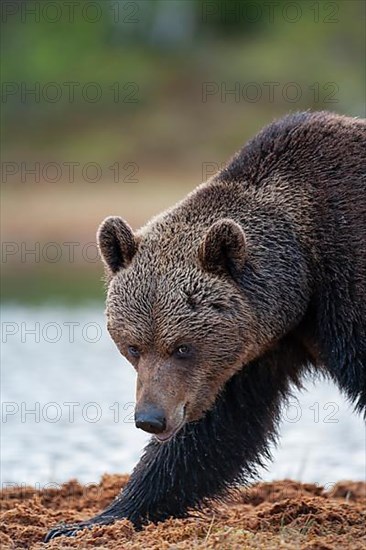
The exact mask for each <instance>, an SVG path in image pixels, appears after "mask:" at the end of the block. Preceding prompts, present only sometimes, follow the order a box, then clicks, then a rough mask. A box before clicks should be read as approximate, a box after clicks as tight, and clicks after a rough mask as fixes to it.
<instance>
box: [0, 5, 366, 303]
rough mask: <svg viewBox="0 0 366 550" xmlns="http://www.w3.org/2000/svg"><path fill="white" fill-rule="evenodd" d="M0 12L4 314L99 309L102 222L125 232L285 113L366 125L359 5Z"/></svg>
mask: <svg viewBox="0 0 366 550" xmlns="http://www.w3.org/2000/svg"><path fill="white" fill-rule="evenodd" d="M1 9H2V13H1V21H2V38H1V49H2V62H1V69H2V71H1V72H2V103H1V108H2V122H1V135H2V183H1V193H2V222H1V223H2V238H3V243H2V274H3V283H2V297H3V298H5V299H7V300H13V301H14V300H16V301H35V302H41V301H44V300H62V301H65V300H68V301H70V302H72V303H74V302H79V301H80V300H89V299H91V298H101V297H102V296H103V285H102V284H101V281H100V277H101V275H102V267H101V265H100V262H99V261H98V259H97V257H96V253H95V245H94V241H95V231H96V228H97V226H98V224H99V223H100V221H101V220H102V219H103V218H104V217H105V216H107V215H110V214H118V215H121V216H123V217H124V218H125V219H126V220H128V221H129V223H130V224H131V225H132V226H133V227H138V226H139V225H141V224H143V223H144V222H145V221H146V220H147V218H148V217H149V216H151V215H153V214H155V213H157V212H159V211H160V210H161V209H162V208H165V207H166V206H168V205H170V204H171V203H173V202H175V201H176V200H178V199H179V198H181V197H183V196H184V195H185V193H186V192H187V191H188V190H190V189H192V188H193V187H194V186H195V185H197V184H198V183H200V182H201V181H204V180H205V179H206V178H207V177H208V176H210V175H211V174H212V173H213V172H214V171H216V170H217V169H218V168H219V167H220V165H221V164H222V163H223V162H225V161H226V160H227V159H228V157H230V156H231V155H232V154H233V153H234V152H235V150H237V149H238V148H240V147H241V146H242V145H243V144H244V143H245V141H246V140H247V139H248V138H250V137H251V136H252V135H253V134H254V133H255V132H257V131H258V130H259V129H260V128H261V127H262V126H263V125H265V124H267V123H269V122H270V121H271V120H273V119H274V118H276V117H279V116H281V115H283V114H285V113H287V112H289V111H297V110H304V109H314V110H319V109H327V110H334V111H337V112H340V113H345V114H348V115H352V116H365V66H364V58H363V57H364V48H365V3H364V2H363V1H358V0H343V1H338V2H327V1H314V2H313V1H308V0H297V1H295V2H288V1H284V0H276V1H273V2H272V1H269V0H250V1H244V0H241V1H237V0H207V1H205V0H146V1H130V0H120V1H116V0H114V1H109V0H105V1H94V2H89V1H74V2H72V1H71V2H64V1H62V0H59V1H57V2H55V1H53V2H48V0H44V1H41V2H33V1H32V0H28V1H26V2H24V1H20V0H12V1H4V2H2V3H1ZM70 243H71V244H70Z"/></svg>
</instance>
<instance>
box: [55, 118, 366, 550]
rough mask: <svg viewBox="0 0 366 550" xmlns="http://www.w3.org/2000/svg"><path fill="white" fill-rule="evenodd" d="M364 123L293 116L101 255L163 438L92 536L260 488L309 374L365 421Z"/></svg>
mask: <svg viewBox="0 0 366 550" xmlns="http://www.w3.org/2000/svg"><path fill="white" fill-rule="evenodd" d="M365 175H366V121H365V120H358V119H354V118H347V117H345V116H339V115H336V114H332V113H326V112H320V113H311V112H305V113H297V114H293V115H289V116H287V117H285V118H283V119H281V120H279V121H277V122H274V123H272V124H271V125H269V126H268V127H267V128H265V129H264V130H262V131H261V132H260V133H259V134H258V135H257V136H256V137H255V138H254V139H253V140H252V141H250V142H249V143H248V144H247V145H246V146H245V147H244V148H243V149H242V150H241V151H240V152H239V153H237V154H236V155H235V156H234V157H233V159H232V160H231V161H230V162H229V163H228V165H227V166H226V167H225V168H224V169H223V170H222V171H220V172H219V173H218V174H217V175H216V176H214V177H213V178H212V179H210V180H209V181H208V182H206V183H204V184H202V185H200V186H199V187H197V189H195V190H194V191H193V192H192V193H190V194H189V195H188V196H187V197H186V198H185V199H184V200H182V201H181V202H179V203H178V204H177V205H175V206H174V207H172V208H171V209H169V210H167V211H166V212H163V214H161V215H159V216H157V217H156V218H154V219H153V220H152V221H150V222H149V223H148V224H147V225H146V226H145V227H143V228H142V229H140V230H139V231H137V232H136V233H134V232H133V231H132V230H131V228H130V227H129V226H128V225H127V223H126V222H124V221H123V220H122V219H121V218H119V217H110V218H107V219H106V220H105V221H104V222H103V223H102V225H101V226H100V228H99V232H98V242H99V247H100V252H101V255H102V258H103V260H104V263H105V266H106V272H107V280H108V296H107V319H108V330H109V332H110V334H111V336H112V338H113V340H114V342H115V343H116V345H117V347H118V349H119V350H120V352H121V353H122V354H123V355H124V356H125V357H127V358H128V360H129V361H130V362H131V363H132V364H133V366H134V367H135V369H136V371H137V397H136V402H137V404H136V411H135V421H136V425H137V427H139V428H142V429H143V430H146V431H147V432H150V433H153V434H154V437H153V438H152V440H151V442H150V443H149V444H148V445H147V447H146V449H145V453H144V455H143V457H142V458H141V460H140V462H139V463H138V465H137V466H136V468H135V470H134V471H133V473H132V475H131V478H130V480H129V483H128V485H127V486H126V488H125V489H124V491H123V492H122V493H121V494H120V495H119V496H118V497H117V498H116V500H115V501H114V502H113V503H112V504H111V505H110V506H109V507H108V508H107V509H106V510H105V511H103V512H101V513H100V514H99V515H98V516H97V517H95V518H93V519H91V520H89V521H85V522H83V523H80V524H75V525H66V526H61V527H56V528H55V529H53V530H52V531H51V532H50V533H49V534H48V537H47V540H50V539H51V538H53V537H55V536H58V535H72V534H74V533H76V532H77V531H78V530H80V529H84V528H87V527H93V526H94V525H96V524H107V523H111V522H113V521H115V520H117V519H120V518H128V519H130V520H131V521H132V522H133V523H134V525H135V526H137V527H139V526H141V525H142V524H144V523H145V522H146V521H149V520H150V521H153V522H156V521H161V520H165V519H166V518H168V517H183V516H185V515H186V514H187V513H188V511H189V510H191V509H194V508H196V509H197V508H199V507H200V506H202V505H204V504H205V503H207V501H208V499H217V498H220V497H221V496H222V495H224V493H225V491H226V490H227V488H229V487H232V486H233V485H235V484H237V483H239V482H243V481H246V480H250V479H252V478H253V476H254V475H255V473H256V468H257V466H258V465H260V464H262V463H263V462H264V461H266V460H267V459H268V458H269V455H270V453H269V444H270V443H271V442H273V441H274V440H275V439H276V426H277V424H278V421H279V418H280V410H281V406H282V404H283V401H284V399H286V396H287V395H288V393H289V391H290V390H291V387H293V386H299V385H300V382H301V378H302V376H303V375H304V373H305V372H307V371H309V369H313V370H315V371H319V372H321V373H326V374H327V375H329V376H330V377H331V378H332V379H333V380H334V381H335V382H336V383H337V384H338V385H339V387H340V389H341V390H342V391H343V392H344V393H345V395H346V396H347V397H348V398H349V399H350V400H351V401H352V402H353V403H354V404H355V407H356V409H357V410H359V411H362V410H363V411H365V408H366V315H365V312H366V177H365Z"/></svg>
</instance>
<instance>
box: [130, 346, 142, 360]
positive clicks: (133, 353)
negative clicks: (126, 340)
mask: <svg viewBox="0 0 366 550" xmlns="http://www.w3.org/2000/svg"><path fill="white" fill-rule="evenodd" d="M127 351H128V354H129V355H131V357H134V358H135V359H138V358H139V357H140V355H141V354H140V350H139V349H138V348H137V347H136V346H128V348H127Z"/></svg>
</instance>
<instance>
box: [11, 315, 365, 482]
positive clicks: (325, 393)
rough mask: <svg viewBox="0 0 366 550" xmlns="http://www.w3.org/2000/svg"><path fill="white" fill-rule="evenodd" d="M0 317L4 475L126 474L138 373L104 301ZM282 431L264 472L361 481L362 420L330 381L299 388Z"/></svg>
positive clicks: (140, 443) (139, 436) (31, 478)
mask: <svg viewBox="0 0 366 550" xmlns="http://www.w3.org/2000/svg"><path fill="white" fill-rule="evenodd" d="M1 320H2V323H1V326H2V371H1V373H2V376H1V378H2V419H1V421H2V425H1V428H2V430H1V431H2V482H3V483H10V482H13V483H17V484H20V483H24V484H31V485H35V486H37V487H38V486H40V487H43V486H44V485H45V484H47V483H50V482H52V483H60V482H63V481H66V480H68V479H70V478H74V477H75V478H78V479H79V480H80V481H82V482H83V483H92V482H96V481H98V480H99V478H100V476H101V475H102V474H103V473H105V472H108V473H116V472H118V473H124V472H130V471H131V470H132V468H133V466H134V465H135V464H136V462H137V460H138V458H139V456H140V454H141V451H142V449H143V447H144V444H145V443H146V442H147V441H148V439H149V436H147V434H144V432H142V431H141V430H137V429H136V428H135V427H134V423H133V407H134V395H135V373H134V370H133V369H132V367H131V366H130V365H129V364H128V363H127V361H126V360H124V359H123V358H122V357H121V356H120V354H119V353H118V351H117V349H116V348H115V347H114V344H113V342H112V341H111V339H110V337H109V335H108V334H107V331H106V329H105V321H104V316H103V306H102V305H99V304H97V305H90V306H88V307H81V308H74V309H66V308H60V307H54V306H47V307H46V306H44V307H39V308H32V307H20V306H11V307H10V306H7V307H3V308H2V310H1ZM280 434H281V439H280V445H279V447H278V448H276V449H274V450H273V456H274V460H273V462H272V463H270V464H269V465H268V471H262V472H261V475H262V477H263V478H264V479H266V480H271V479H283V478H285V477H288V478H293V479H298V480H301V481H306V482H316V483H319V484H323V485H324V484H332V483H334V482H336V481H338V480H340V479H364V477H365V466H366V460H365V441H366V434H365V425H364V423H363V421H362V419H361V417H360V416H357V415H355V414H354V413H352V407H351V406H350V405H349V404H348V403H347V401H346V400H345V399H344V398H343V397H342V396H341V394H340V393H339V392H338V390H337V388H336V387H335V386H334V385H333V384H331V383H329V382H325V381H317V382H316V383H315V384H314V383H313V382H311V381H308V382H307V383H306V391H304V392H301V393H299V392H295V393H294V397H293V398H292V399H291V400H290V403H289V405H288V406H287V407H286V408H285V409H284V411H283V421H282V423H281V428H280Z"/></svg>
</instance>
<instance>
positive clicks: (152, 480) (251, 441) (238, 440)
mask: <svg viewBox="0 0 366 550" xmlns="http://www.w3.org/2000/svg"><path fill="white" fill-rule="evenodd" d="M305 363H306V357H305V356H304V355H303V353H302V352H301V351H300V350H299V349H298V348H297V347H295V346H293V345H291V343H290V342H287V343H283V344H282V345H278V346H277V348H276V349H275V350H273V351H272V352H270V353H267V354H266V356H264V357H263V358H261V359H260V360H257V361H254V362H253V363H251V364H249V365H246V366H244V367H243V369H242V370H241V371H240V372H239V373H238V374H236V375H235V376H233V377H232V378H231V379H230V380H229V382H228V383H227V384H226V386H225V387H224V389H223V391H222V392H221V394H220V395H219V397H218V398H217V400H216V403H215V405H214V407H213V409H212V410H211V411H209V412H208V413H207V414H206V415H205V416H204V418H202V419H201V420H199V421H198V422H194V423H190V424H187V425H186V426H185V427H184V428H183V429H182V430H181V431H180V432H179V433H178V434H177V435H176V436H175V437H174V438H173V439H172V440H170V441H168V442H166V443H159V442H158V441H156V440H155V439H152V440H151V441H150V443H149V444H148V445H147V447H146V448H145V452H144V454H143V456H142V458H141V460H140V462H139V463H138V464H137V466H136V468H135V469H134V471H133V473H132V475H131V477H130V480H129V482H128V484H127V485H126V487H125V489H124V490H123V491H122V492H121V494H120V495H119V496H118V497H117V498H116V499H115V500H114V501H113V502H112V503H111V505H110V506H109V507H108V508H107V509H106V510H104V511H103V512H102V513H101V514H99V515H98V516H96V517H95V518H93V519H91V520H89V521H85V522H82V523H80V524H75V525H61V526H59V527H55V528H54V529H52V530H51V531H50V532H49V533H48V535H47V537H46V541H49V540H51V539H52V538H54V537H57V536H59V535H68V536H71V535H74V534H75V533H76V532H77V531H80V530H81V529H85V528H90V527H93V526H94V525H97V524H109V523H112V522H114V521H116V520H118V519H122V518H127V519H129V520H130V521H132V523H133V524H134V525H135V526H136V527H140V526H141V525H143V524H144V523H146V522H147V521H153V522H157V521H163V520H165V519H167V518H168V517H176V518H178V517H184V516H186V515H187V513H188V511H189V510H190V509H195V508H196V509H197V508H199V507H200V506H202V505H203V504H204V503H206V502H207V501H208V499H212V498H218V497H220V496H222V495H223V494H224V493H225V491H226V490H227V489H228V488H230V486H232V485H233V484H234V483H235V482H238V481H245V480H248V479H252V478H253V476H254V475H255V473H256V469H257V467H258V465H261V464H262V463H263V462H264V461H265V460H267V459H268V458H270V452H269V443H270V442H272V441H274V439H275V436H276V425H277V422H278V420H279V415H280V405H281V402H282V399H283V398H284V397H285V396H286V394H287V393H288V390H289V387H290V385H291V383H295V384H297V383H298V380H299V375H300V371H301V367H302V366H303V365H305Z"/></svg>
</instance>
